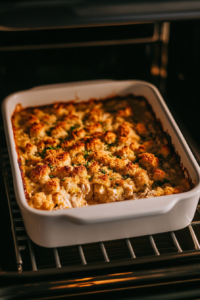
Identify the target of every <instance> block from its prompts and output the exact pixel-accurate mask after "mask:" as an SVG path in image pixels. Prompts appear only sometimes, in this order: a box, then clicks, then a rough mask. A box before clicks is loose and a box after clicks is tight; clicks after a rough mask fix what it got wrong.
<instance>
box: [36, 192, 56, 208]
mask: <svg viewBox="0 0 200 300" xmlns="http://www.w3.org/2000/svg"><path fill="white" fill-rule="evenodd" d="M30 204H31V206H32V207H34V208H37V209H43V210H52V209H53V208H54V203H53V201H52V195H48V196H46V195H45V194H44V193H36V194H35V195H34V196H32V197H31V202H30Z"/></svg>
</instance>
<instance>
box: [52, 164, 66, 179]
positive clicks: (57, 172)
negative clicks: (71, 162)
mask: <svg viewBox="0 0 200 300" xmlns="http://www.w3.org/2000/svg"><path fill="white" fill-rule="evenodd" d="M51 174H52V176H53V177H58V178H60V179H62V178H63V177H68V176H70V175H71V167H70V166H64V167H57V168H56V169H53V170H52V172H51Z"/></svg>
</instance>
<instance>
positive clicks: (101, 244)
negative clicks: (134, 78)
mask: <svg viewBox="0 0 200 300" xmlns="http://www.w3.org/2000/svg"><path fill="white" fill-rule="evenodd" d="M99 245H100V248H101V252H102V254H103V258H104V260H105V262H109V261H110V260H109V258H108V254H107V251H106V248H105V246H104V243H102V242H101V243H99Z"/></svg>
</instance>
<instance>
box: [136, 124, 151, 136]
mask: <svg viewBox="0 0 200 300" xmlns="http://www.w3.org/2000/svg"><path fill="white" fill-rule="evenodd" d="M135 130H136V131H137V133H138V134H139V135H141V136H146V135H147V134H148V131H147V129H146V127H145V125H144V124H143V123H138V124H137V125H136V127H135Z"/></svg>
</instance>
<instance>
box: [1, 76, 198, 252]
mask: <svg viewBox="0 0 200 300" xmlns="http://www.w3.org/2000/svg"><path fill="white" fill-rule="evenodd" d="M128 94H134V95H135V96H144V97H145V98H146V99H147V100H148V102H149V104H150V105H151V106H152V109H153V111H154V113H155V115H156V117H157V118H158V119H160V120H161V122H162V126H163V129H164V131H167V132H168V133H169V135H170V136H171V138H172V144H173V145H174V147H175V150H176V151H177V152H178V154H179V155H180V157H181V164H183V166H184V167H185V168H186V169H187V170H188V173H189V175H190V177H191V179H192V182H193V183H194V187H193V188H192V189H191V190H190V191H188V192H184V193H180V194H173V195H167V196H160V197H152V198H145V199H139V200H134V201H133V200H129V201H121V202H115V203H106V204H101V205H92V206H86V207H81V208H75V209H61V210H55V211H43V210H37V209H33V208H31V207H30V206H29V205H28V203H27V200H26V198H25V193H24V189H23V184H22V177H21V173H20V169H19V166H18V157H17V152H16V147H15V141H14V137H13V130H12V123H11V116H12V114H13V112H14V110H15V107H16V105H17V104H19V103H20V104H21V105H22V106H23V107H28V106H33V104H34V106H40V105H47V104H52V103H54V102H56V101H66V102H67V101H71V100H75V101H78V102H80V101H83V100H89V99H94V98H95V99H97V100H98V99H105V98H107V97H110V96H114V95H117V96H126V95H128ZM2 113H3V120H4V127H5V133H6V138H7V144H8V150H9V156H10V161H11V167H12V174H13V179H14V188H15V193H16V199H17V202H18V205H19V207H20V210H21V214H22V218H23V221H24V224H25V227H26V230H27V233H28V235H29V237H30V238H31V239H32V240H33V241H34V242H35V243H36V244H38V245H40V246H43V247H61V246H68V245H76V244H84V243H92V242H97V241H106V240H114V239H120V238H128V237H135V236H142V235H149V234H155V233H161V232H165V231H173V230H178V229H181V228H183V227H186V226H187V225H188V224H189V223H190V222H191V220H192V218H193V216H194V213H195V209H196V206H197V203H198V200H199V194H200V172H199V166H198V164H197V162H196V161H195V159H194V157H193V155H192V153H191V151H190V149H189V147H188V145H187V143H186V141H185V139H184V137H183V136H182V134H181V132H180V130H179V129H178V127H177V125H176V123H175V121H174V119H173V117H172V115H171V113H170V112H169V110H168V108H167V106H166V104H165V102H164V100H163V99H162V96H161V95H160V93H159V91H158V90H157V89H156V87H155V86H153V85H151V84H149V83H146V82H142V81H133V80H130V81H93V82H78V83H71V84H61V85H50V86H44V87H38V88H33V89H30V90H27V91H22V92H18V93H16V94H13V95H10V96H8V97H7V98H6V99H5V100H4V101H3V104H2Z"/></svg>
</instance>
